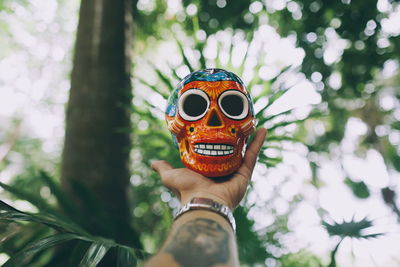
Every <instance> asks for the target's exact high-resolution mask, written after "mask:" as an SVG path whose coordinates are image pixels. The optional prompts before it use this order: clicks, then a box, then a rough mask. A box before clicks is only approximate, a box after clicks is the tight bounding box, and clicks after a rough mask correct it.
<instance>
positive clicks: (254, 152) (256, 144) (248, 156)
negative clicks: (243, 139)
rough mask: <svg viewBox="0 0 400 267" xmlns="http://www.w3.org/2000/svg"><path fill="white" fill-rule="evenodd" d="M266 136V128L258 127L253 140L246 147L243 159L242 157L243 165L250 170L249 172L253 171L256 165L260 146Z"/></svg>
mask: <svg viewBox="0 0 400 267" xmlns="http://www.w3.org/2000/svg"><path fill="white" fill-rule="evenodd" d="M266 136H267V129H265V128H261V129H259V130H258V131H257V133H256V136H255V137H254V139H253V141H252V142H251V144H250V145H249V146H248V147H247V149H246V153H245V154H244V159H243V165H245V166H246V167H247V168H248V169H249V170H250V173H251V172H253V169H254V165H256V161H257V156H258V153H260V150H261V147H262V145H263V144H264V141H265V137H266Z"/></svg>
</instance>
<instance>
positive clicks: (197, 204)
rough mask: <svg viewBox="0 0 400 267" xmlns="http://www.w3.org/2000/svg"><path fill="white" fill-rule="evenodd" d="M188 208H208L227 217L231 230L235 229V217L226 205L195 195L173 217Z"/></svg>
mask: <svg viewBox="0 0 400 267" xmlns="http://www.w3.org/2000/svg"><path fill="white" fill-rule="evenodd" d="M190 210H208V211H213V212H216V213H218V214H220V215H222V217H224V218H225V219H227V220H228V222H229V224H230V225H231V226H232V228H233V231H234V232H235V231H236V222H235V218H234V217H233V214H232V211H231V210H230V208H229V207H228V206H225V205H223V204H220V203H218V202H215V201H213V200H211V199H209V198H202V197H195V198H193V199H192V200H190V201H189V202H188V203H186V204H185V205H183V206H182V207H181V208H180V209H179V211H178V213H176V215H175V217H174V220H176V219H177V218H178V217H179V216H181V215H182V214H184V213H186V212H188V211H190Z"/></svg>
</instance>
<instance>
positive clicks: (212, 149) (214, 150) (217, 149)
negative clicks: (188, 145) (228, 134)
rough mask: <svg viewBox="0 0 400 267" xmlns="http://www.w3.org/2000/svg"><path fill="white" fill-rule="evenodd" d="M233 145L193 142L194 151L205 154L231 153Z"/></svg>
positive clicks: (223, 154)
mask: <svg viewBox="0 0 400 267" xmlns="http://www.w3.org/2000/svg"><path fill="white" fill-rule="evenodd" d="M233 151H234V150H233V146H232V145H226V144H204V143H203V144H195V145H194V152H196V153H197V154H200V155H207V156H226V155H230V154H233Z"/></svg>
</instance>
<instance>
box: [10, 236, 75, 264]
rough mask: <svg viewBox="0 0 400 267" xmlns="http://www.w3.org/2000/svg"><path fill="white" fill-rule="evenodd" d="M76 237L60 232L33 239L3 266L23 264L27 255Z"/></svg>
mask: <svg viewBox="0 0 400 267" xmlns="http://www.w3.org/2000/svg"><path fill="white" fill-rule="evenodd" d="M78 238H79V236H77V235H75V234H70V233H61V234H55V235H52V236H49V237H46V238H43V239H40V240H38V241H34V242H32V243H31V244H30V245H28V246H27V247H25V248H24V249H23V250H21V251H19V252H17V253H16V254H15V255H13V256H12V257H11V258H10V259H9V260H8V261H7V262H6V263H5V264H4V265H3V266H4V267H14V266H23V265H21V264H22V263H23V262H24V261H25V260H26V259H28V257H30V256H33V255H34V254H35V253H38V252H40V251H43V250H45V249H48V248H51V247H53V246H55V245H58V244H61V243H64V242H67V241H70V240H73V239H78Z"/></svg>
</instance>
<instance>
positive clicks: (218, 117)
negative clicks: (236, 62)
mask: <svg viewBox="0 0 400 267" xmlns="http://www.w3.org/2000/svg"><path fill="white" fill-rule="evenodd" d="M165 117H166V121H167V124H168V129H169V131H170V132H171V133H172V135H173V139H174V141H175V143H176V145H177V146H178V148H179V152H180V157H181V160H182V162H183V163H184V165H185V166H186V167H188V168H190V169H192V170H194V171H196V172H198V173H201V174H202V175H204V176H207V177H219V176H225V175H228V174H231V173H232V172H234V171H236V170H237V169H238V168H239V167H240V165H241V163H242V157H243V147H244V145H245V143H246V140H247V137H248V136H249V135H250V134H251V133H252V132H253V131H254V129H255V119H254V111H253V103H252V100H251V97H250V95H249V93H248V92H247V90H246V87H245V85H244V84H243V82H242V80H241V79H240V78H239V77H238V76H236V75H235V74H234V73H232V72H228V71H225V70H222V69H206V70H200V71H196V72H193V73H191V74H189V75H188V76H186V77H185V78H184V79H183V80H182V81H181V82H180V83H179V84H178V85H177V86H176V88H175V90H174V91H173V92H172V94H171V96H170V97H169V99H168V106H167V110H166V116H165Z"/></svg>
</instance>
